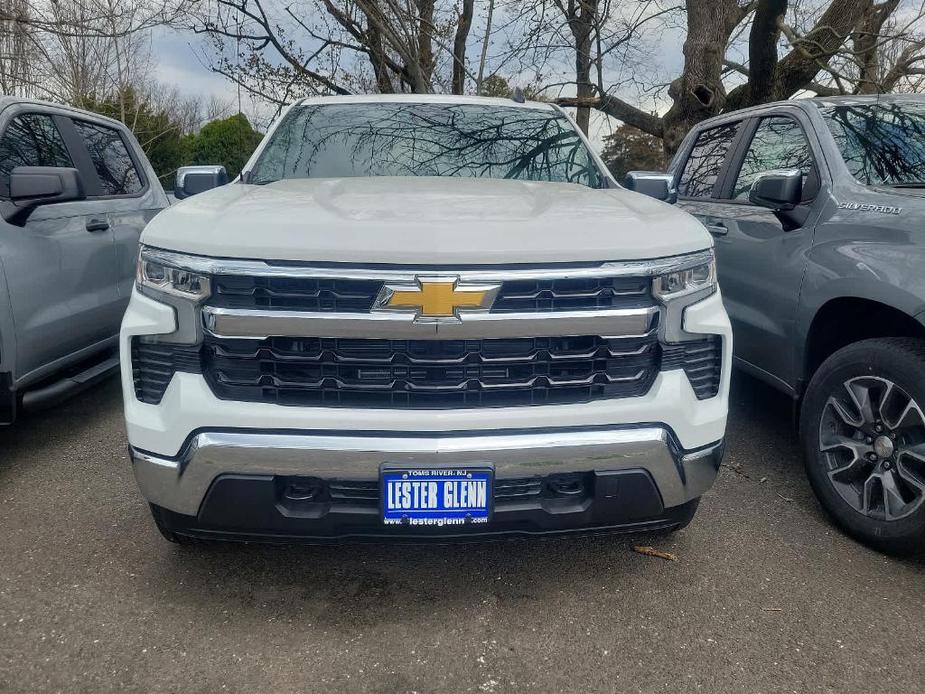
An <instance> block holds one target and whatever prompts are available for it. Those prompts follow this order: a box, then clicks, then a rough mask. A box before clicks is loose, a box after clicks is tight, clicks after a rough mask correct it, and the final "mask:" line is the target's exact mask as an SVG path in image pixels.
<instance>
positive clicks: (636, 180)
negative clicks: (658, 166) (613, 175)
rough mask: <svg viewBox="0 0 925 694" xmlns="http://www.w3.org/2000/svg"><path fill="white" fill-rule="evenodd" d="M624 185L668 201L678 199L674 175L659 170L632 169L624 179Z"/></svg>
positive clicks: (651, 196) (674, 201) (629, 188)
mask: <svg viewBox="0 0 925 694" xmlns="http://www.w3.org/2000/svg"><path fill="white" fill-rule="evenodd" d="M623 187H624V188H626V189H628V190H632V191H635V192H637V193H642V194H643V195H648V196H649V197H650V198H655V199H656V200H662V201H664V202H668V203H672V204H674V203H676V202H677V201H678V191H677V189H676V188H675V187H674V176H672V175H671V174H666V173H661V172H659V171H630V172H629V173H627V174H626V177H625V178H624V179H623Z"/></svg>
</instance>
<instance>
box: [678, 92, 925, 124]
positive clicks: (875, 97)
mask: <svg viewBox="0 0 925 694" xmlns="http://www.w3.org/2000/svg"><path fill="white" fill-rule="evenodd" d="M903 101H914V102H917V103H925V95H920V94H860V95H855V94H847V95H844V96H814V97H806V98H799V99H785V100H782V101H772V102H769V103H766V104H758V105H757V106H749V107H748V108H740V109H738V110H736V111H727V112H725V113H720V114H718V115H716V116H713V117H712V118H707V119H706V120H703V121H700V122H699V123H697V125H695V126H694V128H698V129H702V128H703V127H704V126H710V125H712V124H713V123H722V122H724V121H727V120H731V119H735V118H739V117H742V116H747V115H748V114H749V113H754V112H760V111H765V110H767V109H769V108H775V107H779V106H791V107H796V108H800V109H802V110H804V111H810V110H813V109H819V108H827V107H830V106H839V105H840V106H851V105H858V106H859V105H863V104H876V103H888V104H892V103H898V102H903Z"/></svg>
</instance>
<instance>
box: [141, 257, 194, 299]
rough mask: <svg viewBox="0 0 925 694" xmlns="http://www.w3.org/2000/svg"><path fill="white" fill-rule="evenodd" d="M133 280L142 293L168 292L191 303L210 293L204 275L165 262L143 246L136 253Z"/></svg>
mask: <svg viewBox="0 0 925 694" xmlns="http://www.w3.org/2000/svg"><path fill="white" fill-rule="evenodd" d="M135 281H136V283H137V284H138V288H139V289H140V290H141V291H142V292H144V293H151V292H157V293H161V294H169V295H171V296H175V297H178V298H180V299H186V300H187V301H191V302H193V303H199V302H200V301H202V300H204V299H206V298H208V296H209V295H210V294H211V293H212V287H211V284H210V282H209V278H208V277H207V276H206V275H200V274H197V273H195V272H190V271H189V270H184V269H183V268H179V267H174V266H173V265H170V264H168V263H165V262H163V261H162V260H160V259H158V257H157V255H156V254H154V253H151V252H150V251H149V250H148V249H146V248H144V247H142V249H141V252H140V253H139V254H138V270H137V272H136V277H135ZM146 290H147V291H146Z"/></svg>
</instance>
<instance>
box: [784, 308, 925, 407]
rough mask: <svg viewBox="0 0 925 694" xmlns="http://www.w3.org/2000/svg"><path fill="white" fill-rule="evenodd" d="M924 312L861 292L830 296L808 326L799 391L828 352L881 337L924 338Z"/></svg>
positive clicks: (828, 354) (827, 355) (829, 353)
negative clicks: (865, 295)
mask: <svg viewBox="0 0 925 694" xmlns="http://www.w3.org/2000/svg"><path fill="white" fill-rule="evenodd" d="M922 318H925V315H923V314H921V313H920V314H918V317H917V316H916V315H913V314H911V313H908V312H906V311H904V310H902V309H899V308H896V307H895V306H894V305H892V304H889V303H884V302H883V301H878V300H876V299H868V298H865V297H860V296H840V297H835V298H832V299H829V300H828V301H826V302H825V303H824V304H822V305H821V306H820V307H819V308H818V309H817V310H816V312H815V314H814V315H813V317H812V320H811V321H809V323H808V325H807V327H806V333H805V339H804V340H803V343H802V344H803V352H802V355H801V357H802V358H801V362H800V363H801V364H802V368H801V377H800V383H799V389H798V390H799V393H800V394H802V392H803V390H804V389H805V387H806V384H807V383H809V380H810V379H811V378H812V377H813V374H814V373H815V372H816V370H817V369H818V368H819V366H820V365H821V364H822V362H824V361H825V360H826V359H827V358H828V357H829V356H831V355H832V354H834V353H835V352H836V351H838V350H839V349H841V348H842V347H847V346H848V345H850V344H852V343H855V342H859V341H860V340H866V339H870V338H878V337H920V338H925V324H923V322H922V320H921V319H922Z"/></svg>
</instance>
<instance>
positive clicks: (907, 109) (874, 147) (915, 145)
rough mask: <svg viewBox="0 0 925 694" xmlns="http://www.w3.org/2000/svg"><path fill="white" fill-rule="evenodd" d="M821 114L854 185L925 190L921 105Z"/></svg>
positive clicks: (842, 107) (833, 109) (852, 107)
mask: <svg viewBox="0 0 925 694" xmlns="http://www.w3.org/2000/svg"><path fill="white" fill-rule="evenodd" d="M820 111H821V112H822V115H823V117H824V118H825V121H826V124H827V125H828V126H829V130H830V131H831V133H832V136H833V137H834V138H835V143H836V144H837V145H838V149H839V151H840V152H841V155H842V158H843V159H844V160H845V164H847V165H848V170H849V171H850V172H851V174H852V175H853V176H854V177H855V178H856V179H857V180H858V181H859V182H861V183H863V184H865V185H890V186H898V187H903V186H909V187H920V186H921V187H925V102H914V101H906V102H882V103H869V104H838V105H834V106H827V107H824V108H821V109H820Z"/></svg>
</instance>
